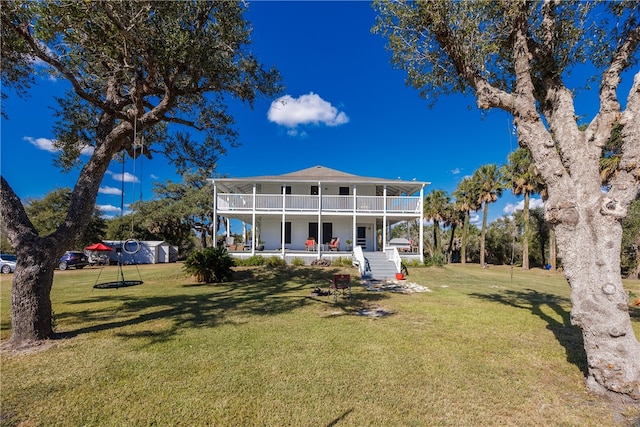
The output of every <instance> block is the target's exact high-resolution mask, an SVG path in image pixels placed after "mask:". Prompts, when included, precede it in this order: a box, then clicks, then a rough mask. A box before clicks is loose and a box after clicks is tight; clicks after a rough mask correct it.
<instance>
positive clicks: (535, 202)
mask: <svg viewBox="0 0 640 427" xmlns="http://www.w3.org/2000/svg"><path fill="white" fill-rule="evenodd" d="M538 206H544V202H543V201H542V199H536V198H531V200H530V201H529V210H531V209H535V208H537V207H538ZM523 209H524V200H520V202H518V203H517V204H515V205H514V204H513V203H508V204H507V205H506V206H505V207H504V209H502V212H503V213H505V214H507V215H512V214H513V213H514V212H516V211H521V210H523Z"/></svg>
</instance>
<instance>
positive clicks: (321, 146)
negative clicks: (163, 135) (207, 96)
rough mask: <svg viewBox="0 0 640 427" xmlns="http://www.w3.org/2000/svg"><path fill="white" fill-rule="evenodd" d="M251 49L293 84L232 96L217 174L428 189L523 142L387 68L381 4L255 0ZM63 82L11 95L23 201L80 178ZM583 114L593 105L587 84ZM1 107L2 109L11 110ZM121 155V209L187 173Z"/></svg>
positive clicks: (13, 171) (116, 199)
mask: <svg viewBox="0 0 640 427" xmlns="http://www.w3.org/2000/svg"><path fill="white" fill-rule="evenodd" d="M246 17H247V19H248V20H249V21H250V22H251V23H252V26H253V28H254V31H253V36H252V38H253V43H252V47H251V49H252V50H253V52H254V54H255V55H256V56H257V57H258V58H259V59H260V60H261V61H262V63H263V64H265V65H266V66H272V65H274V66H276V67H277V68H278V69H279V70H280V72H281V73H282V76H283V83H284V85H285V86H286V89H285V91H284V93H283V97H284V98H282V99H277V100H276V99H259V100H257V102H256V103H255V105H254V108H253V109H250V108H249V106H247V105H244V104H240V103H235V102H234V103H232V105H231V112H232V114H233V115H234V117H235V120H236V129H237V130H238V131H239V133H240V138H239V142H240V143H241V144H242V145H241V146H240V147H239V148H232V149H230V150H229V151H228V152H227V154H226V155H225V156H224V157H222V158H221V159H220V161H219V162H218V165H217V173H218V174H221V175H226V176H230V177H245V176H254V175H274V174H281V173H287V172H292V171H296V170H300V169H304V168H307V167H311V166H315V165H323V166H327V167H330V168H333V169H338V170H341V171H344V172H348V173H353V174H357V175H363V176H373V177H381V178H391V179H395V178H401V179H406V180H411V179H414V178H415V179H416V180H419V181H428V182H431V183H432V184H431V185H430V186H429V187H428V188H427V191H430V190H432V189H443V190H445V191H447V192H449V193H451V192H452V191H453V190H454V189H455V188H456V186H457V184H458V182H459V181H460V179H462V177H464V176H465V175H471V174H472V173H473V172H474V171H475V170H476V169H477V168H478V167H479V166H480V165H482V164H486V163H497V164H502V163H504V162H505V161H506V158H507V155H508V154H509V153H510V152H511V151H513V150H514V149H515V148H516V147H517V141H516V138H515V135H514V134H513V133H512V130H513V129H512V124H511V119H510V116H509V115H507V114H506V113H504V112H502V111H498V110H492V111H489V112H485V113H484V114H483V113H481V112H480V111H479V110H478V109H477V108H476V107H475V100H474V99H473V98H471V97H466V98H465V97H462V96H449V97H442V98H440V99H439V100H438V102H437V103H436V104H435V106H434V107H433V108H429V107H428V103H427V101H425V100H423V99H421V98H420V97H419V96H418V92H417V91H416V90H414V89H411V88H408V87H406V86H405V83H404V79H405V73H404V72H402V71H400V70H394V69H392V68H391V65H390V61H389V59H390V54H389V52H388V51H386V50H385V48H384V45H385V43H386V40H385V39H383V38H382V37H381V36H379V35H373V34H371V32H370V29H371V27H372V26H373V24H374V20H375V13H374V11H373V9H372V8H371V7H370V4H369V3H368V2H252V3H250V7H249V12H248V13H247V15H246ZM65 87H66V83H65V82H64V81H62V80H58V81H55V80H45V79H40V80H39V84H38V85H37V86H36V87H34V88H33V90H32V91H31V97H30V98H29V99H27V100H26V101H25V100H21V99H19V98H17V97H15V96H11V97H10V99H8V100H5V106H4V107H6V111H7V112H8V113H9V120H5V119H2V128H1V137H2V150H1V156H2V157H1V169H2V174H3V176H4V177H5V178H6V179H7V180H8V182H9V183H10V185H11V186H12V187H13V189H14V191H16V193H17V194H18V196H20V197H21V198H23V199H29V198H40V197H43V196H44V195H45V194H46V193H48V192H49V191H51V190H53V189H54V188H56V187H65V186H66V187H73V185H74V183H75V180H76V178H77V175H78V171H72V172H71V173H66V174H65V173H62V172H60V171H59V170H58V169H57V168H56V167H55V166H53V164H52V161H53V159H54V156H55V154H54V153H53V152H51V151H50V150H51V138H52V133H51V127H52V124H53V114H52V113H53V110H52V109H51V107H53V106H55V105H56V104H55V101H54V99H53V96H54V95H58V96H59V95H61V94H62V90H63V88H65ZM584 95H585V96H584V101H581V102H580V103H579V104H578V107H583V111H580V110H579V111H578V113H579V114H593V113H595V112H596V111H595V110H594V108H596V107H597V105H595V103H594V102H592V101H593V100H594V99H595V100H597V98H595V95H594V94H590V93H585V94H584ZM4 107H3V108H4ZM122 172H123V171H122V165H121V164H119V163H116V162H113V163H112V164H111V166H110V167H109V170H108V172H107V174H106V175H105V177H104V180H103V182H102V186H101V191H100V194H99V195H98V201H97V205H98V206H99V207H100V208H101V209H102V211H103V213H104V214H105V215H106V216H114V215H118V214H119V211H120V205H121V203H120V197H121V196H120V189H121V184H122V180H123V179H124V180H125V181H126V182H125V186H124V189H125V190H124V191H125V194H124V200H125V204H128V203H130V202H131V201H137V200H138V199H139V198H140V196H142V198H143V199H149V198H151V197H152V195H153V194H152V191H151V188H152V183H153V182H154V181H160V182H164V181H166V180H172V181H180V180H181V177H180V176H177V175H176V174H175V173H174V170H173V169H172V167H171V166H169V165H168V164H167V162H166V161H164V159H162V158H161V157H156V158H155V159H154V160H152V161H150V160H148V159H146V158H145V159H142V160H140V159H139V160H138V161H137V162H135V163H134V162H133V161H132V160H131V159H129V160H128V161H127V163H126V164H125V165H124V172H125V174H124V176H123V174H122ZM518 202H520V199H519V198H515V197H514V196H513V195H511V193H510V192H508V191H507V192H505V193H504V195H503V197H502V198H501V199H500V200H499V201H498V202H497V203H495V204H492V205H491V206H490V209H489V211H490V217H491V219H495V218H497V217H500V216H502V215H503V214H504V213H505V212H507V211H509V208H510V206H513V205H514V204H517V203H518Z"/></svg>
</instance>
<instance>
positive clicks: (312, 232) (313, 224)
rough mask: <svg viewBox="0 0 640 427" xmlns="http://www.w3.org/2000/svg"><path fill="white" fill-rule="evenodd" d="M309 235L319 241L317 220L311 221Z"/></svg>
mask: <svg viewBox="0 0 640 427" xmlns="http://www.w3.org/2000/svg"><path fill="white" fill-rule="evenodd" d="M309 237H313V238H314V239H316V242H317V241H318V223H317V222H310V223H309Z"/></svg>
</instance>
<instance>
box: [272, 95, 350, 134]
mask: <svg viewBox="0 0 640 427" xmlns="http://www.w3.org/2000/svg"><path fill="white" fill-rule="evenodd" d="M267 117H268V118H269V120H270V121H272V122H274V123H277V124H279V125H283V126H286V127H288V128H290V129H294V128H296V127H297V126H298V125H305V124H315V125H319V124H324V125H327V126H339V125H343V124H345V123H348V122H349V117H347V115H346V114H345V113H344V112H343V111H338V109H337V108H336V107H334V106H333V105H331V103H329V102H327V101H325V100H324V99H322V98H320V96H319V95H317V94H315V93H313V92H310V93H308V94H306V95H301V96H300V97H299V98H294V97H292V96H291V95H285V96H282V97H280V98H278V99H276V100H275V101H273V102H272V103H271V106H270V107H269V112H268V113H267ZM297 135H298V134H297V133H296V136H297Z"/></svg>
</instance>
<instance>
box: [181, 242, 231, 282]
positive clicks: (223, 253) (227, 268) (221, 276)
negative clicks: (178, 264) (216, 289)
mask: <svg viewBox="0 0 640 427" xmlns="http://www.w3.org/2000/svg"><path fill="white" fill-rule="evenodd" d="M233 266H234V261H233V258H232V257H231V256H230V255H229V253H228V252H227V249H226V248H225V247H224V246H222V247H213V248H205V249H202V250H199V251H195V252H192V253H191V254H190V255H189V256H188V257H187V259H186V260H185V261H184V267H183V270H184V271H185V272H186V273H188V274H191V275H193V276H194V277H195V278H196V281H197V282H198V283H220V282H225V281H227V280H231V277H232V276H233V270H232V269H231V267H233Z"/></svg>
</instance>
